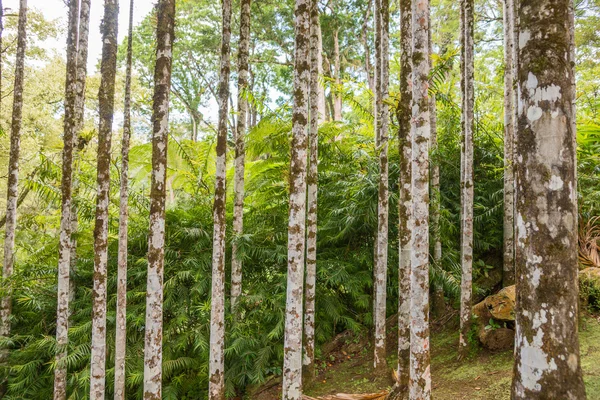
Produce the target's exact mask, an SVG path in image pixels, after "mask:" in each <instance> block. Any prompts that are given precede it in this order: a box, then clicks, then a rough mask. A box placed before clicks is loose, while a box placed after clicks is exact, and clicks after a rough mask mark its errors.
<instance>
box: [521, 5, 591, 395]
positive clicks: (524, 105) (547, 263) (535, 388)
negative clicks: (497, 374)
mask: <svg viewBox="0 0 600 400" xmlns="http://www.w3.org/2000/svg"><path fill="white" fill-rule="evenodd" d="M519 3H520V4H519V7H518V16H519V24H520V27H519V42H518V43H519V56H518V60H519V67H518V83H519V86H518V87H519V97H520V98H519V119H518V129H517V134H518V136H517V137H518V139H517V144H516V153H515V160H516V162H515V175H516V191H517V196H516V219H517V229H516V266H517V270H516V284H517V298H516V324H517V329H516V338H515V344H516V345H515V346H516V347H515V364H514V371H513V384H512V398H513V399H528V400H535V399H548V398H552V399H585V398H586V395H585V387H584V383H583V379H582V372H581V364H580V360H579V339H578V324H577V318H578V312H579V310H578V290H579V289H578V265H577V263H578V261H577V190H576V179H577V173H576V168H577V163H576V155H577V148H576V142H575V135H576V132H575V130H574V124H573V122H574V120H575V114H574V108H573V101H574V99H575V91H574V84H573V82H574V73H575V71H574V69H573V65H574V59H573V52H572V46H573V43H572V36H571V35H572V33H571V29H572V19H571V18H570V17H571V2H570V1H569V0H537V1H532V0H521V1H519ZM557 210H560V211H557Z"/></svg>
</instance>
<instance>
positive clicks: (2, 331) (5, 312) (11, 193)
mask: <svg viewBox="0 0 600 400" xmlns="http://www.w3.org/2000/svg"><path fill="white" fill-rule="evenodd" d="M17 29H18V40H17V55H16V59H15V83H14V90H13V111H12V121H11V130H10V154H9V159H8V182H7V185H6V233H5V236H4V266H3V268H2V281H3V283H4V287H5V288H6V289H7V290H6V293H5V295H4V296H3V297H2V304H1V305H0V336H3V337H8V336H10V314H11V312H12V298H11V293H12V283H11V282H10V279H11V276H12V273H13V269H14V263H15V230H16V226H17V201H18V198H19V196H18V191H19V153H20V150H21V117H22V114H23V86H24V85H23V75H24V72H25V47H26V45H27V37H26V35H27V0H20V2H19V25H18V28H17ZM7 357H8V350H7V349H2V350H1V351H0V364H4V363H5V362H6V359H7ZM2 386H3V387H4V384H2Z"/></svg>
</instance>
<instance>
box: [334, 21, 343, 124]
mask: <svg viewBox="0 0 600 400" xmlns="http://www.w3.org/2000/svg"><path fill="white" fill-rule="evenodd" d="M340 58H341V55H340V28H339V27H336V28H335V29H334V30H333V68H334V73H333V79H334V81H335V90H334V91H333V93H332V96H333V120H334V121H341V120H342V95H341V94H340V93H338V92H339V91H340V90H341V89H342V77H341V74H342V72H341V60H340Z"/></svg>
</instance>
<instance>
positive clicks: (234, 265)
mask: <svg viewBox="0 0 600 400" xmlns="http://www.w3.org/2000/svg"><path fill="white" fill-rule="evenodd" d="M251 1H252V0H242V2H241V13H240V44H239V50H238V123H237V133H236V137H235V182H234V188H233V191H234V197H235V200H234V205H233V236H234V240H233V244H232V246H231V308H232V309H235V305H236V303H237V299H238V297H239V296H240V294H241V293H242V259H241V257H240V256H239V255H238V244H237V239H239V238H240V237H241V236H242V234H243V232H244V158H245V152H246V149H245V140H246V120H247V116H246V114H247V113H248V100H247V89H248V68H249V67H248V57H249V51H250V3H251Z"/></svg>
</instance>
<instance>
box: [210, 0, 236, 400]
mask: <svg viewBox="0 0 600 400" xmlns="http://www.w3.org/2000/svg"><path fill="white" fill-rule="evenodd" d="M221 4H222V6H223V32H222V36H221V72H220V76H219V99H218V100H219V124H218V133H217V149H216V150H217V170H216V175H215V200H214V206H213V219H214V230H213V253H212V295H211V309H210V361H209V376H208V379H209V385H208V391H209V393H208V396H209V399H211V400H212V399H216V400H224V399H225V371H224V370H225V228H226V221H225V192H226V182H225V177H226V174H227V171H226V164H227V114H228V103H227V100H228V98H229V70H230V65H229V53H230V41H231V0H223V1H222V2H221ZM236 147H237V146H236Z"/></svg>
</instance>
